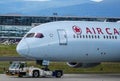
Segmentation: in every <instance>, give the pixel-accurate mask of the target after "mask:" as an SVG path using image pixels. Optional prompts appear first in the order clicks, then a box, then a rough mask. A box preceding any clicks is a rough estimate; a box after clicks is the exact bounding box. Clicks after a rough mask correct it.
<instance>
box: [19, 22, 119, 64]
mask: <svg viewBox="0 0 120 81" xmlns="http://www.w3.org/2000/svg"><path fill="white" fill-rule="evenodd" d="M30 33H32V34H34V35H33V36H30V37H29V36H28V37H27V35H28V34H30ZM37 33H42V35H43V36H42V37H41V38H36V35H37ZM119 44H120V23H109V22H88V21H59V22H51V23H46V24H42V25H39V26H37V27H34V28H32V29H31V30H30V31H29V32H28V33H27V34H26V35H25V37H23V39H22V40H21V41H20V43H19V44H18V46H17V51H18V53H19V54H20V55H22V56H25V57H28V58H33V59H36V60H49V61H66V62H82V63H97V62H119V61H120V46H119Z"/></svg>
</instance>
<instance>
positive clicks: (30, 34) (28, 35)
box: [26, 33, 35, 38]
mask: <svg viewBox="0 0 120 81" xmlns="http://www.w3.org/2000/svg"><path fill="white" fill-rule="evenodd" d="M34 35H35V33H28V34H27V35H26V37H27V38H30V37H34Z"/></svg>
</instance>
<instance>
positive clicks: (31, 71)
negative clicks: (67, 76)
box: [6, 62, 63, 78]
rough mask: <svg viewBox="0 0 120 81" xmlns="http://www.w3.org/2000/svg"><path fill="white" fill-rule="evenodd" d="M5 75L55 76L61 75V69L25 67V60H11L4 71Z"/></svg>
mask: <svg viewBox="0 0 120 81" xmlns="http://www.w3.org/2000/svg"><path fill="white" fill-rule="evenodd" d="M6 74H7V75H11V76H13V75H16V76H18V77H23V76H27V77H35V78H37V77H57V78H60V77H61V76H62V75H63V71H62V70H55V71H50V70H49V69H48V68H43V69H40V68H37V67H33V66H31V67H27V64H26V62H13V63H12V64H11V66H10V67H9V69H8V71H7V72H6Z"/></svg>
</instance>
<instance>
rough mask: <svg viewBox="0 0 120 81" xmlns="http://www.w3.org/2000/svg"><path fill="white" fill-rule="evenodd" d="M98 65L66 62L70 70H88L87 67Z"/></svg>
mask: <svg viewBox="0 0 120 81" xmlns="http://www.w3.org/2000/svg"><path fill="white" fill-rule="evenodd" d="M99 64H100V63H77V62H67V65H68V66H70V67H72V68H89V67H95V66H97V65H99Z"/></svg>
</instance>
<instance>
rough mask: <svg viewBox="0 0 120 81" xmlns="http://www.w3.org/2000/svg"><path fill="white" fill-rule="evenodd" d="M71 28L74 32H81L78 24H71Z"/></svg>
mask: <svg viewBox="0 0 120 81" xmlns="http://www.w3.org/2000/svg"><path fill="white" fill-rule="evenodd" d="M72 29H73V31H74V32H75V33H76V34H81V33H82V30H81V28H79V27H78V26H73V27H72Z"/></svg>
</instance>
